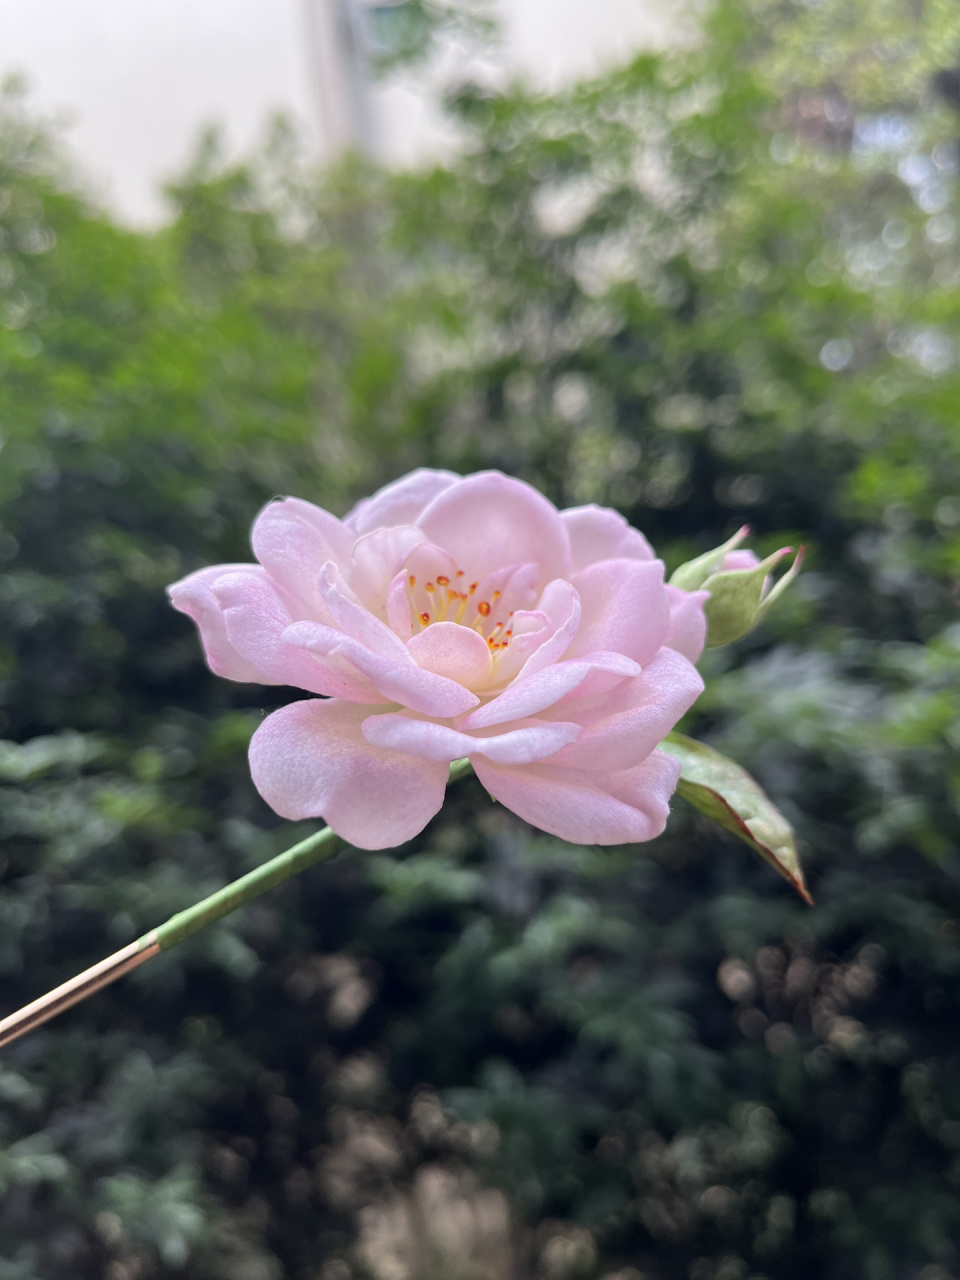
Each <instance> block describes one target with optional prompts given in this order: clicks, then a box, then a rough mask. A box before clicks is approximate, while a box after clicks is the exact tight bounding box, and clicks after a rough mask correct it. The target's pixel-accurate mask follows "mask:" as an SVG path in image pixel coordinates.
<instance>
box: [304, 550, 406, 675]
mask: <svg viewBox="0 0 960 1280" xmlns="http://www.w3.org/2000/svg"><path fill="white" fill-rule="evenodd" d="M319 587H320V596H321V599H322V600H323V603H324V605H325V606H326V608H327V610H328V612H329V615H330V620H331V621H332V623H333V625H334V627H336V628H337V629H338V630H340V631H342V632H343V634H344V635H345V636H349V638H350V639H351V640H356V641H357V642H358V643H359V644H362V645H363V646H364V648H366V649H369V650H370V651H371V652H372V653H376V654H379V655H380V657H381V658H388V659H390V660H391V661H392V662H394V663H397V664H398V665H400V666H403V665H404V664H407V663H410V662H411V661H412V659H411V657H410V655H409V653H407V647H406V645H405V644H404V643H403V641H402V640H401V639H400V637H399V636H398V635H397V633H396V632H395V631H393V630H392V629H391V628H390V627H389V626H387V624H386V623H385V622H382V621H381V620H380V619H379V618H377V617H374V615H373V614H372V613H371V612H370V610H369V609H367V608H365V607H364V606H363V605H362V604H361V603H360V601H359V600H357V599H356V597H355V596H354V593H353V591H352V590H351V589H350V588H349V587H348V586H347V584H346V583H345V582H344V580H343V576H342V575H341V573H340V571H339V570H338V569H337V566H336V565H335V564H333V562H332V561H331V562H328V563H327V564H325V565H324V566H323V568H322V569H321V570H320V575H319Z"/></svg>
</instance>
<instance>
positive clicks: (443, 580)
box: [437, 573, 450, 587]
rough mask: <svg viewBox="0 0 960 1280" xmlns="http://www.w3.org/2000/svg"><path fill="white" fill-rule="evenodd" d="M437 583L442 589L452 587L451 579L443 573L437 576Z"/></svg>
mask: <svg viewBox="0 0 960 1280" xmlns="http://www.w3.org/2000/svg"><path fill="white" fill-rule="evenodd" d="M437 582H438V583H439V584H440V586H441V587H449V585H450V579H449V578H448V577H447V576H446V574H443V573H438V574H437Z"/></svg>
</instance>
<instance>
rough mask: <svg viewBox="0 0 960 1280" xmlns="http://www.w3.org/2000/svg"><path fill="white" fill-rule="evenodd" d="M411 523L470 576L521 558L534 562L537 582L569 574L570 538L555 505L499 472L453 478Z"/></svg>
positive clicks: (527, 486)
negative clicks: (537, 566) (448, 485)
mask: <svg viewBox="0 0 960 1280" xmlns="http://www.w3.org/2000/svg"><path fill="white" fill-rule="evenodd" d="M417 524H419V526H420V528H421V529H422V530H423V531H424V533H426V535H427V537H428V538H429V539H430V540H431V542H435V543H437V545H438V546H441V547H444V548H445V549H446V550H447V551H449V552H450V554H451V555H452V556H453V558H454V560H456V562H457V564H458V565H459V567H460V568H461V569H463V570H464V572H465V573H466V574H467V575H468V577H469V578H470V579H471V580H472V579H478V578H482V577H483V576H484V574H487V573H492V572H493V571H494V570H496V569H499V568H501V567H502V566H503V565H506V564H517V563H518V562H524V561H533V562H534V563H535V564H538V565H539V566H540V575H541V576H540V581H541V582H549V581H550V579H551V578H563V577H568V576H569V574H570V541H569V539H568V537H567V531H566V529H565V528H564V524H563V521H562V520H561V519H560V515H559V513H558V511H557V509H556V507H554V506H553V504H552V503H550V502H548V501H547V499H546V498H545V497H543V495H542V494H540V493H537V491H536V489H532V488H531V487H530V485H528V484H524V483H523V481H521V480H514V479H513V478H512V477H510V476H505V475H503V474H502V473H501V472H499V471H481V472H479V473H478V474H477V475H473V476H468V477H467V478H466V479H465V480H459V481H457V483H456V484H453V485H451V486H450V488H449V489H445V490H444V491H443V493H441V494H439V496H438V497H436V498H434V500H433V501H432V502H431V503H430V505H429V506H428V507H427V508H426V509H425V510H424V512H423V513H422V515H421V516H420V517H419V518H418V520H417Z"/></svg>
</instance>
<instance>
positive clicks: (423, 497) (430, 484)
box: [343, 467, 460, 536]
mask: <svg viewBox="0 0 960 1280" xmlns="http://www.w3.org/2000/svg"><path fill="white" fill-rule="evenodd" d="M459 479H460V477H459V476H458V475H456V474H454V472H452V471H431V470H430V469H429V468H427V467H421V468H420V469H419V470H418V471H411V472H410V474H409V475H407V476H404V477H403V479H402V480H395V481H394V482H393V484H388V485H385V486H384V487H383V488H382V489H378V490H377V492H376V493H375V494H373V496H372V497H370V498H364V499H363V501H362V502H358V503H357V505H356V506H355V507H354V508H353V510H352V511H350V512H348V514H347V515H346V516H344V518H343V523H344V524H345V525H346V526H347V528H348V529H352V530H353V532H354V533H356V534H357V536H359V535H360V534H362V533H369V532H370V530H371V529H379V528H381V526H384V525H392V524H416V523H417V518H418V516H419V515H420V512H421V511H423V509H424V507H426V506H427V504H428V503H429V502H432V500H433V499H434V498H435V497H436V496H437V494H439V493H442V492H443V491H444V489H449V488H450V486H451V485H452V484H455V483H456V481H458V480H459Z"/></svg>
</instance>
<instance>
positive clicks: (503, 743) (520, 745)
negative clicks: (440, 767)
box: [363, 712, 580, 764]
mask: <svg viewBox="0 0 960 1280" xmlns="http://www.w3.org/2000/svg"><path fill="white" fill-rule="evenodd" d="M579 732H580V726H579V725H576V724H562V723H560V722H558V721H546V720H524V721H521V722H520V724H518V725H516V726H514V727H513V728H511V729H508V730H507V731H506V732H505V733H497V734H492V735H489V736H487V737H477V736H474V735H472V734H469V733H459V732H458V731H457V730H456V729H451V728H450V727H449V726H448V725H445V724H437V723H436V722H435V721H433V720H416V719H413V718H412V717H410V716H405V715H398V714H396V713H394V712H390V713H388V714H387V715H382V716H368V717H367V719H366V720H364V722H363V736H364V737H365V738H366V739H367V741H368V742H373V743H375V744H376V745H377V746H380V747H391V748H393V749H394V750H396V751H405V752H407V753H409V754H410V755H412V756H418V757H419V758H420V759H422V760H437V761H441V762H443V763H446V764H449V762H450V761H451V760H461V759H463V757H464V756H469V757H470V758H471V759H472V758H473V757H474V756H476V755H483V756H486V757H487V758H488V759H490V760H498V761H499V762H500V763H501V764H529V763H530V761H531V760H542V759H543V758H544V757H545V756H551V755H553V754H554V753H555V752H557V751H559V750H560V748H561V747H564V746H566V745H567V743H568V742H572V741H573V740H574V738H575V737H576V736H577V734H578V733H579Z"/></svg>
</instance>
